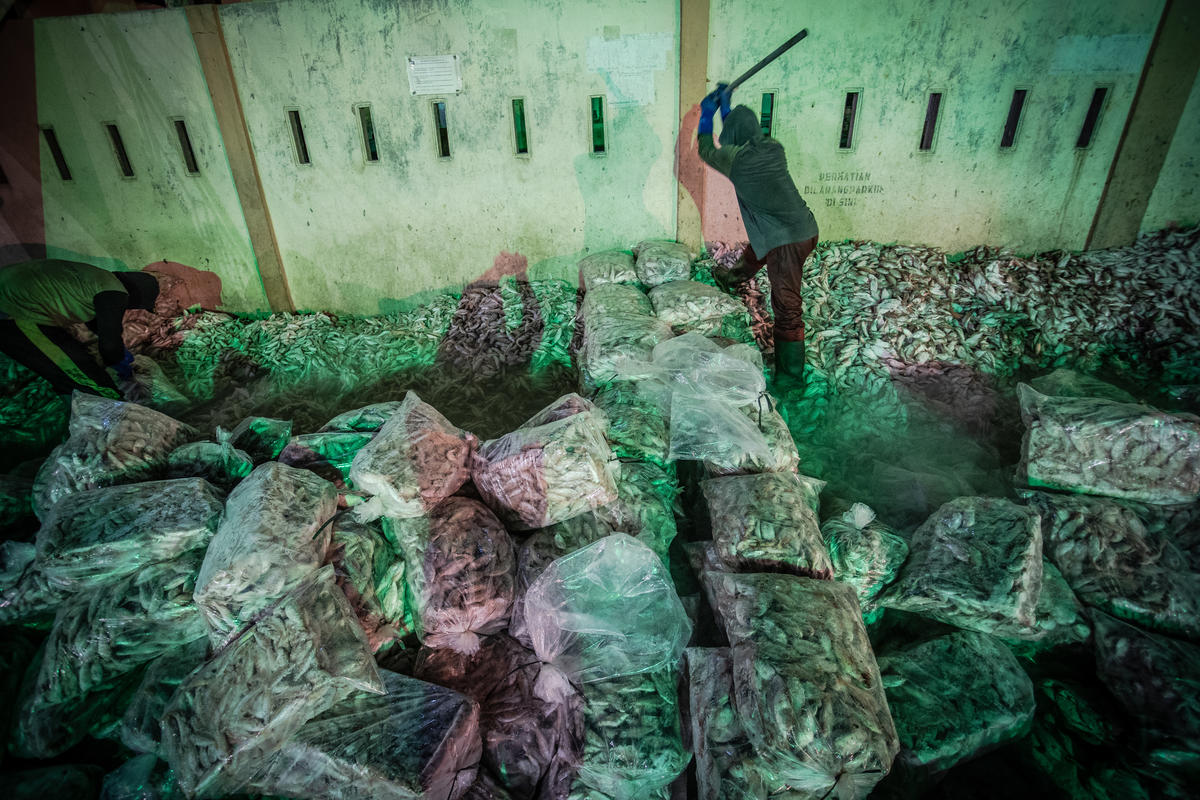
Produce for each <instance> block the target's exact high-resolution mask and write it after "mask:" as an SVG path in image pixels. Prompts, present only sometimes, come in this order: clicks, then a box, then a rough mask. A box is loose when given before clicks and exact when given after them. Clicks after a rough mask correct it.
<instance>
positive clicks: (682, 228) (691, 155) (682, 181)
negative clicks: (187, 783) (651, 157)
mask: <svg viewBox="0 0 1200 800" xmlns="http://www.w3.org/2000/svg"><path fill="white" fill-rule="evenodd" d="M708 14H709V0H680V3H679V135H678V138H677V139H676V142H675V176H676V178H678V180H679V188H678V193H679V196H678V199H677V202H678V212H677V214H676V220H677V221H676V231H675V238H676V239H678V240H679V241H680V242H683V243H684V244H686V245H688V246H689V247H691V248H693V249H694V250H696V251H697V252H699V250H700V248H701V247H702V246H703V245H704V235H703V232H702V230H701V225H700V223H701V218H702V216H703V206H704V192H705V180H706V177H707V176H706V172H707V167H706V166H705V164H704V162H703V161H701V160H700V155H699V153H698V152H697V151H696V141H695V138H696V125H697V123H698V122H699V119H700V106H699V102H700V98H701V97H703V96H704V95H705V93H706V92H707V90H708V88H707V87H708Z"/></svg>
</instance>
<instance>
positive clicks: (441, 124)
mask: <svg viewBox="0 0 1200 800" xmlns="http://www.w3.org/2000/svg"><path fill="white" fill-rule="evenodd" d="M433 125H434V128H435V129H436V130H437V147H438V157H439V158H449V157H450V129H449V128H448V127H447V126H446V103H445V102H444V101H442V100H436V101H434V104H433Z"/></svg>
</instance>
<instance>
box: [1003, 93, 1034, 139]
mask: <svg viewBox="0 0 1200 800" xmlns="http://www.w3.org/2000/svg"><path fill="white" fill-rule="evenodd" d="M1026 94H1028V92H1027V91H1026V90H1025V89H1017V90H1015V91H1014V92H1013V96H1012V103H1011V104H1009V106H1008V119H1006V120H1005V121H1004V134H1003V135H1002V136H1001V137H1000V147H1001V148H1002V149H1007V148H1009V147H1012V146H1013V145H1014V144H1016V141H1017V127H1018V126H1019V125H1020V124H1021V111H1022V110H1023V109H1024V108H1025V95H1026Z"/></svg>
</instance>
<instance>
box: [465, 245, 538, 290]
mask: <svg viewBox="0 0 1200 800" xmlns="http://www.w3.org/2000/svg"><path fill="white" fill-rule="evenodd" d="M510 276H511V277H514V278H516V279H517V280H518V281H528V280H529V259H528V258H526V257H525V256H524V255H522V254H521V253H510V252H508V251H507V250H501V251H500V255H498V256H496V258H495V259H494V260H493V261H492V266H491V268H490V269H488V270H487V271H485V272H484V273H483V274H481V275H480V276H479V277H478V278H476V279H475V280H473V281H471V282H470V283H468V284H467V287H466V288H468V289H473V288H475V287H477V286H495V285H497V284H498V283H500V280H501V279H502V278H507V277H510Z"/></svg>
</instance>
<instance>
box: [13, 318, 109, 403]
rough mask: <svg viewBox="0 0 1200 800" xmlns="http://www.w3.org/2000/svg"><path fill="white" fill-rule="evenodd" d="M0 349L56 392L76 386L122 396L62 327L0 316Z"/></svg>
mask: <svg viewBox="0 0 1200 800" xmlns="http://www.w3.org/2000/svg"><path fill="white" fill-rule="evenodd" d="M0 351H2V352H3V353H4V354H5V355H7V356H8V357H10V358H12V359H13V360H14V361H16V362H18V363H20V364H24V365H25V366H26V367H28V368H29V369H31V370H33V371H34V372H35V373H37V374H38V375H40V376H42V377H43V378H45V379H46V380H48V381H50V385H51V386H52V387H54V391H55V392H56V393H58V394H70V393H71V392H73V391H75V390H76V389H78V390H79V391H81V392H87V393H89V394H99V395H103V396H105V397H112V398H119V397H120V396H121V394H120V392H118V391H117V386H116V384H115V383H113V379H112V377H111V376H110V375H109V374H108V370H106V369H105V368H104V367H103V366H101V365H100V363H99V362H98V361H96V359H95V358H93V357H92V354H91V353H89V352H88V350H87V348H86V347H84V346H83V345H82V344H81V343H80V342H79V341H78V340H77V339H75V337H73V336H72V335H71V334H69V333H67V332H66V331H65V330H63V329H62V328H56V327H54V326H52V325H25V326H22V325H18V324H17V322H16V320H13V319H3V320H0Z"/></svg>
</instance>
